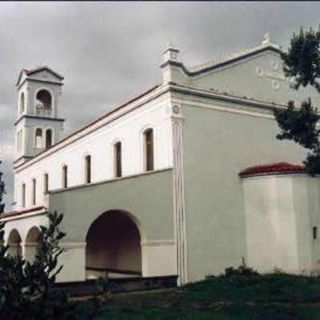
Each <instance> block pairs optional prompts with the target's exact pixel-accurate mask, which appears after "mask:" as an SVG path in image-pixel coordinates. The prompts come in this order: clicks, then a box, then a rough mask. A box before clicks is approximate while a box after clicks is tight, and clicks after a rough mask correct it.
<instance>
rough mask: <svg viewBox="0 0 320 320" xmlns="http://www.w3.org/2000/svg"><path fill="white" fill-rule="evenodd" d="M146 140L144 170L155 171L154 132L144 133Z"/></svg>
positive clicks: (147, 131) (150, 130)
mask: <svg viewBox="0 0 320 320" xmlns="http://www.w3.org/2000/svg"><path fill="white" fill-rule="evenodd" d="M143 136H144V137H143V138H144V139H143V140H144V168H145V170H146V171H152V170H153V169H154V145H153V130H152V129H147V130H145V131H144V133H143Z"/></svg>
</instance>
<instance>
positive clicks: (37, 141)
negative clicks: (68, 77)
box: [14, 66, 64, 165]
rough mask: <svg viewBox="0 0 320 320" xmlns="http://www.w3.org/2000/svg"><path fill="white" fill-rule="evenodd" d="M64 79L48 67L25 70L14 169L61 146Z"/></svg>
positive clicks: (20, 80) (19, 87)
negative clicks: (60, 105)
mask: <svg viewBox="0 0 320 320" xmlns="http://www.w3.org/2000/svg"><path fill="white" fill-rule="evenodd" d="M63 79H64V78H63V77H62V76H61V75H59V74H58V73H56V72H54V71H53V70H51V69H50V68H49V67H47V66H43V67H38V68H36V69H33V70H26V69H22V70H21V72H20V74H19V77H18V81H17V84H16V86H17V92H18V112H17V120H16V122H15V127H16V156H15V161H14V163H15V165H19V164H21V163H23V162H25V161H27V160H29V159H31V158H32V157H34V156H36V155H37V154H38V153H40V152H41V151H43V150H45V149H48V148H50V147H51V146H52V145H54V144H55V143H56V142H58V141H59V140H60V139H61V137H62V133H63V122H64V119H61V118H59V98H60V95H61V92H62V91H61V87H62V85H63V83H62V81H63Z"/></svg>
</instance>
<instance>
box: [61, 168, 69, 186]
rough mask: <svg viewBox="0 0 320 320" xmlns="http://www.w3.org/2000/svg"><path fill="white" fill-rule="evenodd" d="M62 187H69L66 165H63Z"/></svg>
mask: <svg viewBox="0 0 320 320" xmlns="http://www.w3.org/2000/svg"><path fill="white" fill-rule="evenodd" d="M62 187H63V188H68V167H67V166H66V165H65V166H63V167H62Z"/></svg>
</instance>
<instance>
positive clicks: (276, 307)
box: [97, 274, 320, 320]
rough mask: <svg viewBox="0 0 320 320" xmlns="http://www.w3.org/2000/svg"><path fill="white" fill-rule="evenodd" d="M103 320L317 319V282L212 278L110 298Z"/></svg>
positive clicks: (319, 305) (275, 277)
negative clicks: (171, 287) (181, 285)
mask: <svg viewBox="0 0 320 320" xmlns="http://www.w3.org/2000/svg"><path fill="white" fill-rule="evenodd" d="M102 319H117V320H127V319H128V320H129V319H130V320H131V319H137V320H140V319H141V320H142V319H152V320H157V319H169V320H170V319H174V320H179V319H197V320H198V319H199V320H202V319H214V320H220V319H224V320H225V319H228V320H229V319H230V320H233V319H237V320H242V319H245V320H248V319H254V320H256V319H257V320H262V319H264V320H270V319H271V320H273V319H276V320H277V319H279V320H280V319H281V320H285V319H304V320H312V319H320V277H319V278H318V277H304V276H293V275H286V274H271V275H264V276H243V275H242V276H230V277H224V276H220V277H215V278H210V279H207V280H204V281H201V282H197V283H193V284H189V285H186V286H184V287H180V288H174V289H167V290H159V291H152V292H140V293H129V294H117V295H116V294H114V295H111V298H110V299H109V300H108V302H107V303H106V304H105V306H104V308H103V311H102V314H101V316H100V317H98V318H97V320H102Z"/></svg>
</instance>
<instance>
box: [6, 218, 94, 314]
mask: <svg viewBox="0 0 320 320" xmlns="http://www.w3.org/2000/svg"><path fill="white" fill-rule="evenodd" d="M47 216H48V221H49V223H48V225H47V226H41V236H40V242H39V247H38V250H37V254H36V256H35V258H34V261H32V262H30V261H26V260H25V259H23V258H22V257H21V256H19V255H18V256H11V255H9V254H8V250H9V247H8V246H7V245H4V226H5V225H4V223H3V222H0V242H1V243H2V245H1V246H0V320H42V319H43V320H44V319H46V320H57V319H59V320H80V319H92V318H93V317H94V316H95V315H96V312H97V310H98V304H99V301H98V300H97V299H96V300H95V301H94V303H93V304H92V303H91V304H90V305H89V304H87V305H83V304H82V305H79V304H76V303H75V302H71V301H70V300H69V298H68V296H67V295H66V294H65V293H64V292H63V289H61V288H58V287H56V286H55V285H54V283H55V280H56V276H57V274H58V273H59V272H60V271H61V269H62V266H59V264H58V258H59V256H60V255H61V254H62V253H63V249H62V248H61V247H60V245H59V242H60V240H62V239H63V237H64V236H65V234H64V233H63V232H62V231H61V229H60V223H61V221H62V219H63V215H62V214H58V213H56V212H54V213H48V214H47ZM81 307H84V308H81Z"/></svg>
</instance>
